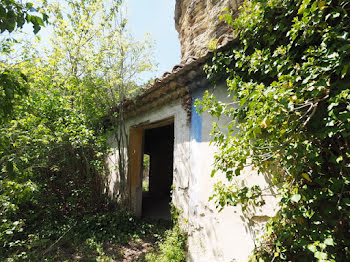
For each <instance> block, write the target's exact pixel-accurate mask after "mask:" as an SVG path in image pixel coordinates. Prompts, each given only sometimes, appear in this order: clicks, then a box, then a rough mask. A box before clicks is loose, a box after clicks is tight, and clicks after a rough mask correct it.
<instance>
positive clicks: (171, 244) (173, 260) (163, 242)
mask: <svg viewBox="0 0 350 262" xmlns="http://www.w3.org/2000/svg"><path fill="white" fill-rule="evenodd" d="M179 214H180V211H178V210H177V209H176V208H175V207H174V206H172V210H171V215H172V219H173V226H172V228H171V229H168V230H167V231H165V234H164V236H163V238H161V239H160V240H159V241H158V242H157V249H156V250H155V251H153V252H149V253H148V254H147V255H146V261H148V262H185V261H186V251H187V247H186V242H187V236H186V234H185V233H184V232H182V231H181V229H180V224H179Z"/></svg>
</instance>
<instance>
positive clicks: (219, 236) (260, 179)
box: [187, 85, 277, 262]
mask: <svg viewBox="0 0 350 262" xmlns="http://www.w3.org/2000/svg"><path fill="white" fill-rule="evenodd" d="M209 92H213V93H214V95H215V97H216V98H217V99H218V100H220V101H221V102H224V103H230V102H232V101H231V99H230V98H229V97H228V96H227V92H226V88H225V87H224V86H223V85H222V86H218V87H217V88H215V89H209ZM200 96H201V95H198V94H197V97H198V98H200ZM194 114H195V112H193V111H192V118H193V117H194ZM197 117H198V116H197ZM199 117H200V118H201V120H200V121H199V122H200V126H201V134H200V135H199V136H198V135H197V136H198V137H199V139H198V138H196V137H193V136H192V137H191V142H190V150H191V155H190V163H191V176H190V180H189V190H188V194H189V206H190V208H189V213H188V217H187V218H188V225H187V232H188V234H189V238H188V247H189V253H188V260H189V261H195V262H207V261H208V262H209V261H224V262H230V261H241V262H246V261H248V257H249V255H250V253H251V251H252V249H253V248H254V241H255V239H256V237H257V236H258V235H259V233H260V230H261V229H262V227H263V225H264V223H265V222H266V221H267V219H268V218H269V217H270V216H273V215H274V214H275V213H276V209H275V208H276V207H277V199H276V197H275V196H274V195H275V192H274V191H273V189H270V192H269V193H270V194H269V195H270V196H269V197H265V201H266V203H267V204H265V205H264V206H262V207H261V208H258V209H256V208H253V207H250V208H248V209H247V210H246V211H245V212H242V210H241V208H240V207H239V206H238V207H227V208H225V209H223V211H222V212H218V210H217V208H216V207H215V203H214V202H213V201H209V198H210V196H211V195H212V193H213V186H214V184H215V182H217V181H218V180H220V181H225V177H224V175H223V174H217V175H215V176H214V177H213V178H211V176H210V175H211V171H212V169H213V163H214V154H215V152H216V149H215V147H214V146H213V145H210V144H209V143H210V140H211V137H210V132H211V130H212V125H213V122H214V121H215V122H218V123H219V125H220V126H221V127H222V128H223V126H224V125H227V124H229V122H230V121H231V119H228V118H225V117H222V118H221V119H220V120H218V119H217V118H214V117H211V116H210V115H209V114H207V113H203V114H202V115H201V116H199ZM191 128H193V126H191ZM235 182H236V183H237V184H245V185H254V184H258V185H260V186H261V188H270V182H269V179H268V178H267V177H265V176H263V175H258V174H257V172H256V170H253V169H251V168H246V169H245V170H244V175H243V176H242V178H239V179H237V180H236V181H235Z"/></svg>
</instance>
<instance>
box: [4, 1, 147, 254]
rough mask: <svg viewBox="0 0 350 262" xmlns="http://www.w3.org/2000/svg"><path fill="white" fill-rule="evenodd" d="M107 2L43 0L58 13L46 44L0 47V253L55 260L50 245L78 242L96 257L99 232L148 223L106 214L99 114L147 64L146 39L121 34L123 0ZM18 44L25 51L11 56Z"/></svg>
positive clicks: (138, 230) (130, 87)
mask: <svg viewBox="0 0 350 262" xmlns="http://www.w3.org/2000/svg"><path fill="white" fill-rule="evenodd" d="M60 2H62V1H60ZM112 2H113V3H114V5H108V4H107V3H106V1H102V0H81V1H67V5H66V7H68V10H67V11H66V12H63V8H62V9H61V8H60V7H59V5H58V2H57V3H54V4H53V5H49V6H47V10H48V12H51V13H50V17H52V19H55V21H56V22H57V23H54V24H53V26H54V27H53V32H54V36H55V38H54V40H53V41H52V48H51V49H46V50H41V52H38V51H36V50H35V47H34V46H33V45H25V44H23V45H22V42H20V41H17V42H16V41H12V40H6V41H7V42H4V43H5V44H4V45H2V46H1V51H2V52H3V55H4V58H5V60H4V61H3V62H1V66H2V67H1V69H0V70H1V71H0V78H1V82H0V88H1V89H0V99H1V100H0V117H1V121H0V204H1V205H0V260H1V261H3V260H8V261H28V260H30V261H36V260H40V261H41V260H43V259H45V258H46V257H47V256H49V257H50V256H53V257H54V258H53V259H52V260H53V261H57V260H59V259H61V258H59V256H60V255H63V254H60V253H59V251H58V250H57V249H59V248H57V247H62V245H68V246H70V247H71V248H77V245H79V244H81V243H84V244H83V246H84V247H86V248H87V250H90V251H91V250H92V251H93V252H92V253H94V254H95V253H96V256H99V257H100V258H101V259H102V260H103V259H107V258H106V257H105V255H106V253H105V249H104V244H105V241H106V242H108V241H115V242H116V243H119V244H122V243H123V244H125V243H126V242H127V241H128V240H130V239H132V238H136V237H137V236H141V235H142V234H143V235H142V236H143V237H145V234H146V233H147V232H150V230H153V229H151V227H153V226H152V225H146V224H142V223H141V222H136V221H135V219H134V218H133V217H131V216H130V215H127V214H126V215H125V217H123V216H122V214H119V215H116V214H114V215H116V217H115V218H114V217H112V216H113V215H112V214H111V213H108V212H109V211H108V206H109V204H110V203H109V200H108V198H107V196H106V195H105V190H104V189H105V183H106V181H105V179H106V173H107V171H106V170H105V157H106V154H107V153H108V148H107V143H106V138H107V134H106V132H105V131H106V130H105V129H106V128H105V125H104V124H105V123H104V119H105V118H104V116H106V115H107V114H108V112H109V110H110V109H111V107H113V106H114V105H116V104H118V102H119V101H120V99H121V98H123V97H126V96H129V95H131V94H132V93H133V92H134V91H136V89H137V85H136V84H135V82H134V80H135V79H136V78H137V74H138V72H140V71H143V70H146V69H148V68H150V66H151V65H150V64H149V61H150V60H149V59H148V60H147V61H145V60H142V59H143V57H144V51H146V49H147V45H146V46H142V44H141V43H137V42H136V41H134V42H132V43H131V42H128V41H129V40H130V41H131V39H132V38H131V36H129V34H128V33H127V31H126V30H125V23H126V20H124V19H122V20H120V21H121V23H117V22H118V21H119V20H118V19H121V16H119V11H118V10H119V3H120V1H112ZM105 4H106V5H105ZM11 41H12V42H11ZM18 45H22V46H21V48H18ZM15 48H18V49H19V50H22V52H21V53H20V52H19V51H18V52H17V53H16V56H14V55H13V54H14V52H15ZM94 214H96V216H95V215H94ZM116 219H117V220H116ZM118 219H119V220H118ZM127 221H129V222H127ZM138 226H140V227H138ZM148 226H149V227H150V228H147V227H148ZM110 227H113V230H111V228H110ZM145 227H146V228H145ZM142 232H145V233H142ZM75 240H76V242H74V241H75ZM70 242H72V243H71V245H70V244H68V243H70ZM55 252H58V255H57V254H56V253H55ZM56 255H57V257H55V256H56ZM106 261H107V260H106Z"/></svg>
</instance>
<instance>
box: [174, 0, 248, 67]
mask: <svg viewBox="0 0 350 262" xmlns="http://www.w3.org/2000/svg"><path fill="white" fill-rule="evenodd" d="M241 2H242V1H241V0H176V7H175V27H176V30H177V31H178V33H179V38H180V43H181V54H182V62H184V61H186V60H187V59H188V58H189V57H190V56H197V57H198V56H201V55H203V54H205V53H206V51H207V50H208V45H209V43H210V42H211V41H214V40H218V45H220V44H222V42H223V41H226V40H227V37H226V36H230V37H231V38H232V37H233V36H232V29H231V28H230V27H229V26H228V25H227V24H226V23H225V22H224V21H223V20H220V19H219V16H220V15H221V14H222V13H223V9H224V8H228V9H229V10H237V9H238V6H239V5H240V4H241Z"/></svg>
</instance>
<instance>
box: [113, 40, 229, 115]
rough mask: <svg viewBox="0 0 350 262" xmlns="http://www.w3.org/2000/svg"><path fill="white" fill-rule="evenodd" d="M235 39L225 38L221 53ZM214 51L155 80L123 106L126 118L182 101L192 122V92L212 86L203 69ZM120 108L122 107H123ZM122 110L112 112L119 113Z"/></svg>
mask: <svg viewBox="0 0 350 262" xmlns="http://www.w3.org/2000/svg"><path fill="white" fill-rule="evenodd" d="M234 39H235V37H233V38H232V37H231V38H229V37H227V36H226V37H225V38H224V39H222V40H221V45H220V47H219V48H218V49H217V50H222V49H223V48H226V47H227V46H229V43H232V42H234ZM213 54H214V51H213V50H209V51H208V52H207V53H206V54H205V55H203V56H201V57H193V56H191V57H189V58H188V59H187V60H186V62H185V64H179V65H175V66H174V68H173V70H172V71H171V72H165V73H164V74H163V76H162V77H161V78H157V79H155V81H154V82H153V83H151V84H150V85H148V86H147V87H146V88H145V89H144V90H143V92H142V93H141V94H140V95H138V96H136V97H134V98H132V99H126V100H124V101H123V102H122V104H120V105H122V106H123V109H124V110H123V112H124V118H125V119H127V118H131V117H134V116H136V115H139V114H141V113H143V112H145V111H149V110H151V109H153V108H156V107H159V106H161V105H164V104H167V103H169V102H171V101H174V100H176V99H179V98H182V106H183V108H184V109H185V110H186V111H187V115H188V119H190V117H191V104H192V97H191V91H192V90H193V89H195V88H198V87H203V86H206V85H207V84H208V81H209V80H208V79H207V77H206V74H205V72H204V70H203V66H204V65H205V64H206V63H207V62H208V61H209V59H211V58H212V57H213ZM120 105H119V106H120ZM117 111H118V106H117V107H115V108H113V109H112V110H111V113H114V112H117Z"/></svg>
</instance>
